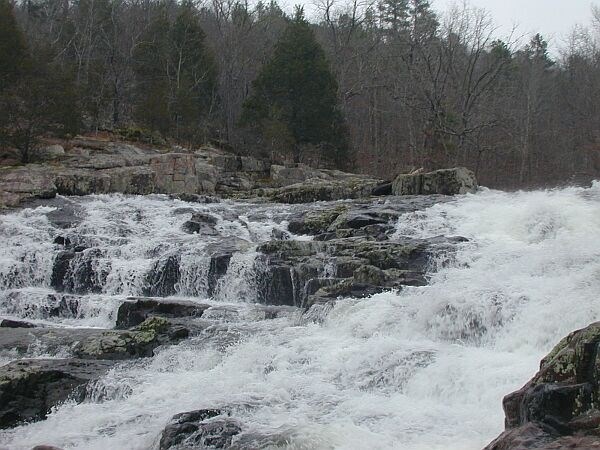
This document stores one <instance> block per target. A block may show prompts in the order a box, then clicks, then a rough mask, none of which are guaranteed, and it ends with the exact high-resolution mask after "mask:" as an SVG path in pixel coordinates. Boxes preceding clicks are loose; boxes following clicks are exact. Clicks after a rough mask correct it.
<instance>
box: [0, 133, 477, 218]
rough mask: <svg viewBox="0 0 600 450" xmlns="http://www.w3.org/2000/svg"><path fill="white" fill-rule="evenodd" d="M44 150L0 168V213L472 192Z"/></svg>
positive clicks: (434, 176) (435, 182) (109, 151)
mask: <svg viewBox="0 0 600 450" xmlns="http://www.w3.org/2000/svg"><path fill="white" fill-rule="evenodd" d="M50 147H52V148H53V150H52V151H48V152H46V151H44V152H43V157H44V158H43V159H44V161H43V162H41V163H39V164H29V165H26V166H17V167H0V208H3V207H14V206H18V205H20V204H22V203H23V202H27V201H30V200H34V199H47V198H53V197H54V196H56V195H57V194H58V195H88V194H108V193H124V194H139V195H146V194H153V193H158V194H172V195H180V196H185V198H188V199H189V198H193V196H202V197H198V198H203V199H206V198H208V197H206V196H215V195H216V196H220V197H225V198H237V199H246V198H254V199H255V198H258V197H260V198H262V199H264V200H265V201H272V202H281V203H308V202H315V201H330V200H340V199H357V198H366V197H371V196H382V195H390V194H392V193H393V194H394V195H412V194H435V193H440V194H462V193H465V192H471V191H473V190H474V189H476V187H477V183H476V181H475V178H474V175H473V174H472V172H470V171H468V170H467V169H464V168H456V169H449V170H446V171H436V172H432V173H428V174H411V175H403V176H400V177H398V178H397V179H396V180H395V181H394V183H393V184H392V182H390V181H385V180H380V179H377V178H374V177H371V176H368V175H360V174H353V173H347V172H342V171H339V170H328V169H315V168H311V167H309V166H307V165H305V164H289V165H285V166H284V165H277V164H271V163H270V162H269V161H265V160H260V159H256V158H253V157H250V156H239V155H236V154H233V153H231V152H228V151H225V150H221V149H216V148H211V147H202V148H200V149H195V150H185V149H183V148H181V147H177V146H176V147H173V148H172V149H152V148H140V147H136V146H134V145H131V144H127V143H124V142H111V141H109V140H104V139H100V138H91V137H77V138H75V139H74V140H72V141H71V142H70V144H69V146H67V147H66V149H65V148H64V147H62V146H60V147H61V149H62V151H57V149H54V147H56V146H50ZM50 147H48V148H50ZM40 155H41V154H40Z"/></svg>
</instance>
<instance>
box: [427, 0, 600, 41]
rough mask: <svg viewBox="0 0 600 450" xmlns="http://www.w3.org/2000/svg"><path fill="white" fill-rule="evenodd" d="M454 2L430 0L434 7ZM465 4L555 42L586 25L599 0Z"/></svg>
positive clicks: (500, 0) (483, 0)
mask: <svg viewBox="0 0 600 450" xmlns="http://www.w3.org/2000/svg"><path fill="white" fill-rule="evenodd" d="M454 2H455V0H431V4H432V5H433V6H434V7H435V8H436V9H438V10H444V9H446V8H447V7H448V6H449V5H451V4H452V3H454ZM469 3H470V4H471V5H473V6H477V7H480V8H483V9H486V10H488V11H490V12H491V14H492V17H493V18H494V22H495V23H496V24H497V25H498V26H500V27H502V29H504V30H510V29H511V28H512V25H513V24H517V25H519V31H520V32H521V33H529V32H540V33H542V34H543V35H545V36H547V37H548V38H549V39H550V40H552V41H555V43H560V41H561V39H563V38H564V37H565V36H567V35H568V33H569V31H570V30H571V29H572V28H573V26H574V25H575V24H584V25H587V24H589V22H590V18H591V12H590V11H591V8H592V5H593V4H596V5H600V1H599V0H595V1H594V0H470V1H469Z"/></svg>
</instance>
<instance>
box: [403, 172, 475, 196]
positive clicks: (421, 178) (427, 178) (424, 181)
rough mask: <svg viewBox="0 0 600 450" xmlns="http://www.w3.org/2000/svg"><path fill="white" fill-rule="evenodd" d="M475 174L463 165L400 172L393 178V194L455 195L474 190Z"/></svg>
mask: <svg viewBox="0 0 600 450" xmlns="http://www.w3.org/2000/svg"><path fill="white" fill-rule="evenodd" d="M476 190H477V180H476V179H475V174H474V173H473V172H471V171H470V170H469V169H466V168H464V167H456V168H454V169H440V170H435V171H433V172H428V173H413V174H402V175H398V177H397V178H396V179H395V180H394V183H393V185H392V193H393V194H394V195H430V194H444V195H456V194H466V193H468V192H475V191H476Z"/></svg>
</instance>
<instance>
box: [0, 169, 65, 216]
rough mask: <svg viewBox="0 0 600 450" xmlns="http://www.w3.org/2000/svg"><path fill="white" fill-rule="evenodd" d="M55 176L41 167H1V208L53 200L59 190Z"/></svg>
mask: <svg viewBox="0 0 600 450" xmlns="http://www.w3.org/2000/svg"><path fill="white" fill-rule="evenodd" d="M54 178H55V177H54V175H53V174H52V173H51V172H50V171H48V169H47V168H46V167H44V166H41V165H36V164H30V165H29V166H26V167H0V208H2V207H6V206H9V207H12V206H18V205H19V204H21V203H23V202H25V201H29V200H34V199H38V198H41V199H46V198H53V197H54V196H55V195H56V192H57V189H56V184H55V182H54Z"/></svg>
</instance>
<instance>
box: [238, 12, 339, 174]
mask: <svg viewBox="0 0 600 450" xmlns="http://www.w3.org/2000/svg"><path fill="white" fill-rule="evenodd" d="M253 88H254V92H253V94H252V95H251V96H250V97H249V98H248V99H247V100H246V102H245V103H244V111H243V115H242V122H243V123H245V124H248V125H254V126H256V127H257V128H258V129H259V131H260V132H261V133H262V135H263V138H264V139H265V140H268V139H271V140H275V139H277V140H279V144H282V143H287V144H288V145H289V146H291V147H292V150H293V152H294V157H295V159H296V160H297V161H298V160H299V158H300V153H301V149H302V146H303V145H306V144H310V145H315V146H318V147H320V148H322V149H323V150H325V152H326V153H325V155H324V156H325V157H326V159H329V160H332V161H334V162H337V163H340V162H342V161H343V158H344V156H345V153H346V152H347V142H346V128H345V125H344V121H343V118H342V114H341V112H340V110H339V108H338V104H337V82H336V80H335V78H334V76H333V74H332V73H331V71H330V69H329V66H328V63H327V60H326V58H325V53H324V52H323V49H322V48H321V47H320V45H319V44H318V43H317V41H316V39H315V35H314V33H313V31H312V30H311V28H310V26H309V24H308V22H307V21H306V19H305V18H304V13H303V10H302V8H300V7H296V13H295V15H294V18H293V19H292V20H291V21H290V22H289V24H288V26H287V28H286V30H285V32H284V33H283V36H282V37H281V38H280V39H279V41H278V42H277V44H276V46H275V49H274V53H273V56H272V57H271V59H270V60H269V61H268V62H267V63H266V64H265V65H264V66H263V67H262V70H261V71H260V73H259V75H258V77H257V79H256V80H255V81H254V83H253Z"/></svg>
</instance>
